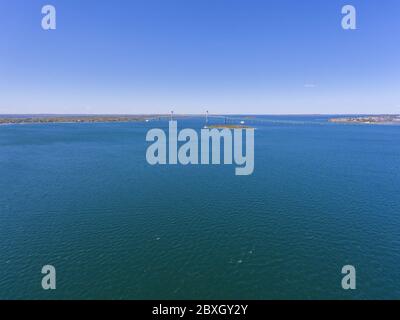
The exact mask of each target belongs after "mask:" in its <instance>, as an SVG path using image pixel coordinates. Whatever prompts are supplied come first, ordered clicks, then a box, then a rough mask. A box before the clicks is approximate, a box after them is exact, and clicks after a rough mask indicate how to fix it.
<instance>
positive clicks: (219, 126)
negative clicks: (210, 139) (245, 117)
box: [207, 124, 254, 129]
mask: <svg viewBox="0 0 400 320" xmlns="http://www.w3.org/2000/svg"><path fill="white" fill-rule="evenodd" d="M207 128H208V129H254V128H253V127H249V126H244V125H239V124H213V125H209V126H207Z"/></svg>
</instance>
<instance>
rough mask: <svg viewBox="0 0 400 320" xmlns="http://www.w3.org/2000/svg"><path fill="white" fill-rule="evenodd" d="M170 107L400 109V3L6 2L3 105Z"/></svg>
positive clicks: (86, 109)
mask: <svg viewBox="0 0 400 320" xmlns="http://www.w3.org/2000/svg"><path fill="white" fill-rule="evenodd" d="M46 4H52V5H54V6H55V7H56V9H57V29H56V30H54V31H44V30H43V29H42V28H41V19H42V16H43V15H42V13H41V8H42V6H43V5H46ZM345 4H352V5H354V6H355V7H356V9H357V30H354V31H349V30H343V29H342V27H341V19H342V14H341V8H342V6H343V5H345ZM171 109H174V110H175V112H176V113H203V112H204V111H205V110H209V111H210V112H211V113H227V114H229V113H242V114H243V113H256V114H301V113H325V114H338V113H400V1H399V0H346V1H342V0H45V1H39V0H0V113H64V114H65V113H167V112H169V111H170V110H171Z"/></svg>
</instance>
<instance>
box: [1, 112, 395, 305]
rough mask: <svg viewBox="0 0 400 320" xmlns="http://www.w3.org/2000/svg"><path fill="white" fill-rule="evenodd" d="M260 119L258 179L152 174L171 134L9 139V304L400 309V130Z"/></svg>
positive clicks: (23, 130) (4, 157)
mask: <svg viewBox="0 0 400 320" xmlns="http://www.w3.org/2000/svg"><path fill="white" fill-rule="evenodd" d="M258 119H262V120H264V122H260V121H258V122H255V123H254V126H255V127H256V134H255V171H254V174H253V175H252V176H247V177H246V176H244V177H239V176H235V173H234V166H211V165H210V166H158V167H151V166H150V165H148V164H147V162H146V159H145V152H146V148H147V146H148V143H146V141H145V135H146V132H147V131H148V129H150V128H152V127H163V128H167V125H168V123H167V122H166V121H164V122H149V123H121V124H109V123H96V124H46V125H14V126H1V127H0V298H1V299H15V298H28V299H36V298H50V299H54V298H61V299H72V298H78V299H80V298H82V299H89V298H93V299H103V298H106V299H108V298H111V299H167V298H168V299H192V298H198V299H216V298H222V299H284V298H289V299H309V298H316V299H329V298H334V299H336V298H339V299H357V298H372V299H382V298H397V299H398V298H399V297H400V267H399V265H400V127H399V126H397V127H396V126H368V125H339V124H329V123H327V121H326V120H327V117H323V116H314V117H259V118H258ZM202 125H203V119H189V120H184V121H180V122H179V123H178V126H179V127H180V128H183V127H192V128H201V126H202ZM46 264H51V265H54V266H55V267H56V269H57V290H55V291H52V292H48V291H44V290H42V289H41V278H42V275H41V268H42V266H43V265H46ZM346 264H351V265H354V266H355V267H356V269H357V290H355V291H350V292H349V291H344V290H343V289H341V279H342V275H341V268H342V266H343V265H346Z"/></svg>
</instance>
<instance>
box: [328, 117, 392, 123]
mask: <svg viewBox="0 0 400 320" xmlns="http://www.w3.org/2000/svg"><path fill="white" fill-rule="evenodd" d="M329 122H334V123H349V124H398V125H400V115H377V116H357V117H341V118H332V119H329Z"/></svg>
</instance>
